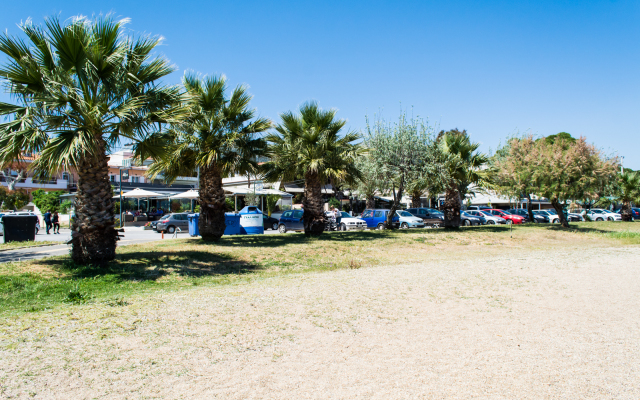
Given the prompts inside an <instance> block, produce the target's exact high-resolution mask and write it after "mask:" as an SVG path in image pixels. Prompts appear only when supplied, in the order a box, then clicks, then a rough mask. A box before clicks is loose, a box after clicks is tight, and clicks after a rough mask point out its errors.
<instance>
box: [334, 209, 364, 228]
mask: <svg viewBox="0 0 640 400" xmlns="http://www.w3.org/2000/svg"><path fill="white" fill-rule="evenodd" d="M339 229H340V230H341V231H355V230H358V231H363V230H365V229H367V223H366V222H365V220H363V219H360V218H356V217H352V216H351V215H349V213H346V212H344V211H340V227H339Z"/></svg>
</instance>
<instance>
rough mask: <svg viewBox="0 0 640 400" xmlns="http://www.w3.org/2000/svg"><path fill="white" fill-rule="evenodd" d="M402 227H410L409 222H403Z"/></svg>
mask: <svg viewBox="0 0 640 400" xmlns="http://www.w3.org/2000/svg"><path fill="white" fill-rule="evenodd" d="M400 228H402V229H409V224H407V223H406V222H403V223H402V225H400Z"/></svg>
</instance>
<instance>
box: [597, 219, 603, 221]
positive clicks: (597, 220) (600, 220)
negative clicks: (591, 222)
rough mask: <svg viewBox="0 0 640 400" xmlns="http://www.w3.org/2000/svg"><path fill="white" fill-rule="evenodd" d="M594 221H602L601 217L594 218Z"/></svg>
mask: <svg viewBox="0 0 640 400" xmlns="http://www.w3.org/2000/svg"><path fill="white" fill-rule="evenodd" d="M596 221H604V220H603V219H602V218H596Z"/></svg>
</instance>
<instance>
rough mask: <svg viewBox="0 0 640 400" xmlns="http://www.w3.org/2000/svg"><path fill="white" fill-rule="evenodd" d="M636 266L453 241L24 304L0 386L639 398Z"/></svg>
mask: <svg viewBox="0 0 640 400" xmlns="http://www.w3.org/2000/svg"><path fill="white" fill-rule="evenodd" d="M494 254H495V253H494ZM639 269H640V248H637V247H619V248H614V247H607V248H589V249H571V250H566V251H557V250H556V251H553V252H551V251H536V252H532V251H521V252H518V253H517V255H509V253H508V252H506V251H505V253H504V254H503V255H497V256H496V255H488V256H486V257H481V256H476V257H474V258H467V257H465V256H464V254H458V255H457V256H453V257H452V258H451V259H441V258H439V259H437V260H433V259H431V260H430V259H425V260H424V261H423V262H422V263H420V264H403V265H387V266H379V267H371V268H361V269H354V270H337V271H330V272H323V273H310V274H295V275H286V276H281V277H273V278H267V279H262V280H258V281H255V282H252V283H248V284H238V285H229V286H218V287H198V288H194V289H189V290H180V291H171V292H166V293H159V294H157V295H154V296H153V297H149V298H144V297H134V298H131V299H129V302H130V304H129V305H126V306H123V307H111V306H107V305H104V304H90V305H85V306H68V307H63V308H61V309H58V310H55V311H53V312H48V313H34V314H24V315H22V316H19V317H12V318H10V319H7V320H5V321H3V327H1V328H0V335H1V336H0V385H1V389H0V395H2V396H4V397H6V398H31V397H33V398H60V399H66V398H74V399H78V398H109V399H112V398H185V399H202V398H221V399H236V398H237V399H249V398H255V399H263V398H264V399H280V398H282V399H291V398H301V399H304V398H309V399H353V398H363V399H364V398H367V399H369V398H373V399H394V398H398V399H406V398H461V399H467V398H531V399H538V398H598V399H600V398H623V399H626V398H628V399H635V398H639V397H640V367H638V366H640V348H639V347H640V317H639V316H638V310H639V309H640V307H639V306H640V278H639V277H638V276H639V275H638V272H639Z"/></svg>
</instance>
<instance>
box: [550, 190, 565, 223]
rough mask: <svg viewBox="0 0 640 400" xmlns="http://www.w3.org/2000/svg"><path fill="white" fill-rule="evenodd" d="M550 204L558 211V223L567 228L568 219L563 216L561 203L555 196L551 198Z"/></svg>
mask: <svg viewBox="0 0 640 400" xmlns="http://www.w3.org/2000/svg"><path fill="white" fill-rule="evenodd" d="M551 205H552V206H553V209H554V210H556V212H557V213H558V217H559V218H560V223H561V224H562V226H563V227H565V228H568V227H569V221H567V219H566V218H565V216H564V210H563V209H562V204H561V203H560V202H559V201H558V198H557V197H555V198H553V199H551Z"/></svg>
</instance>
